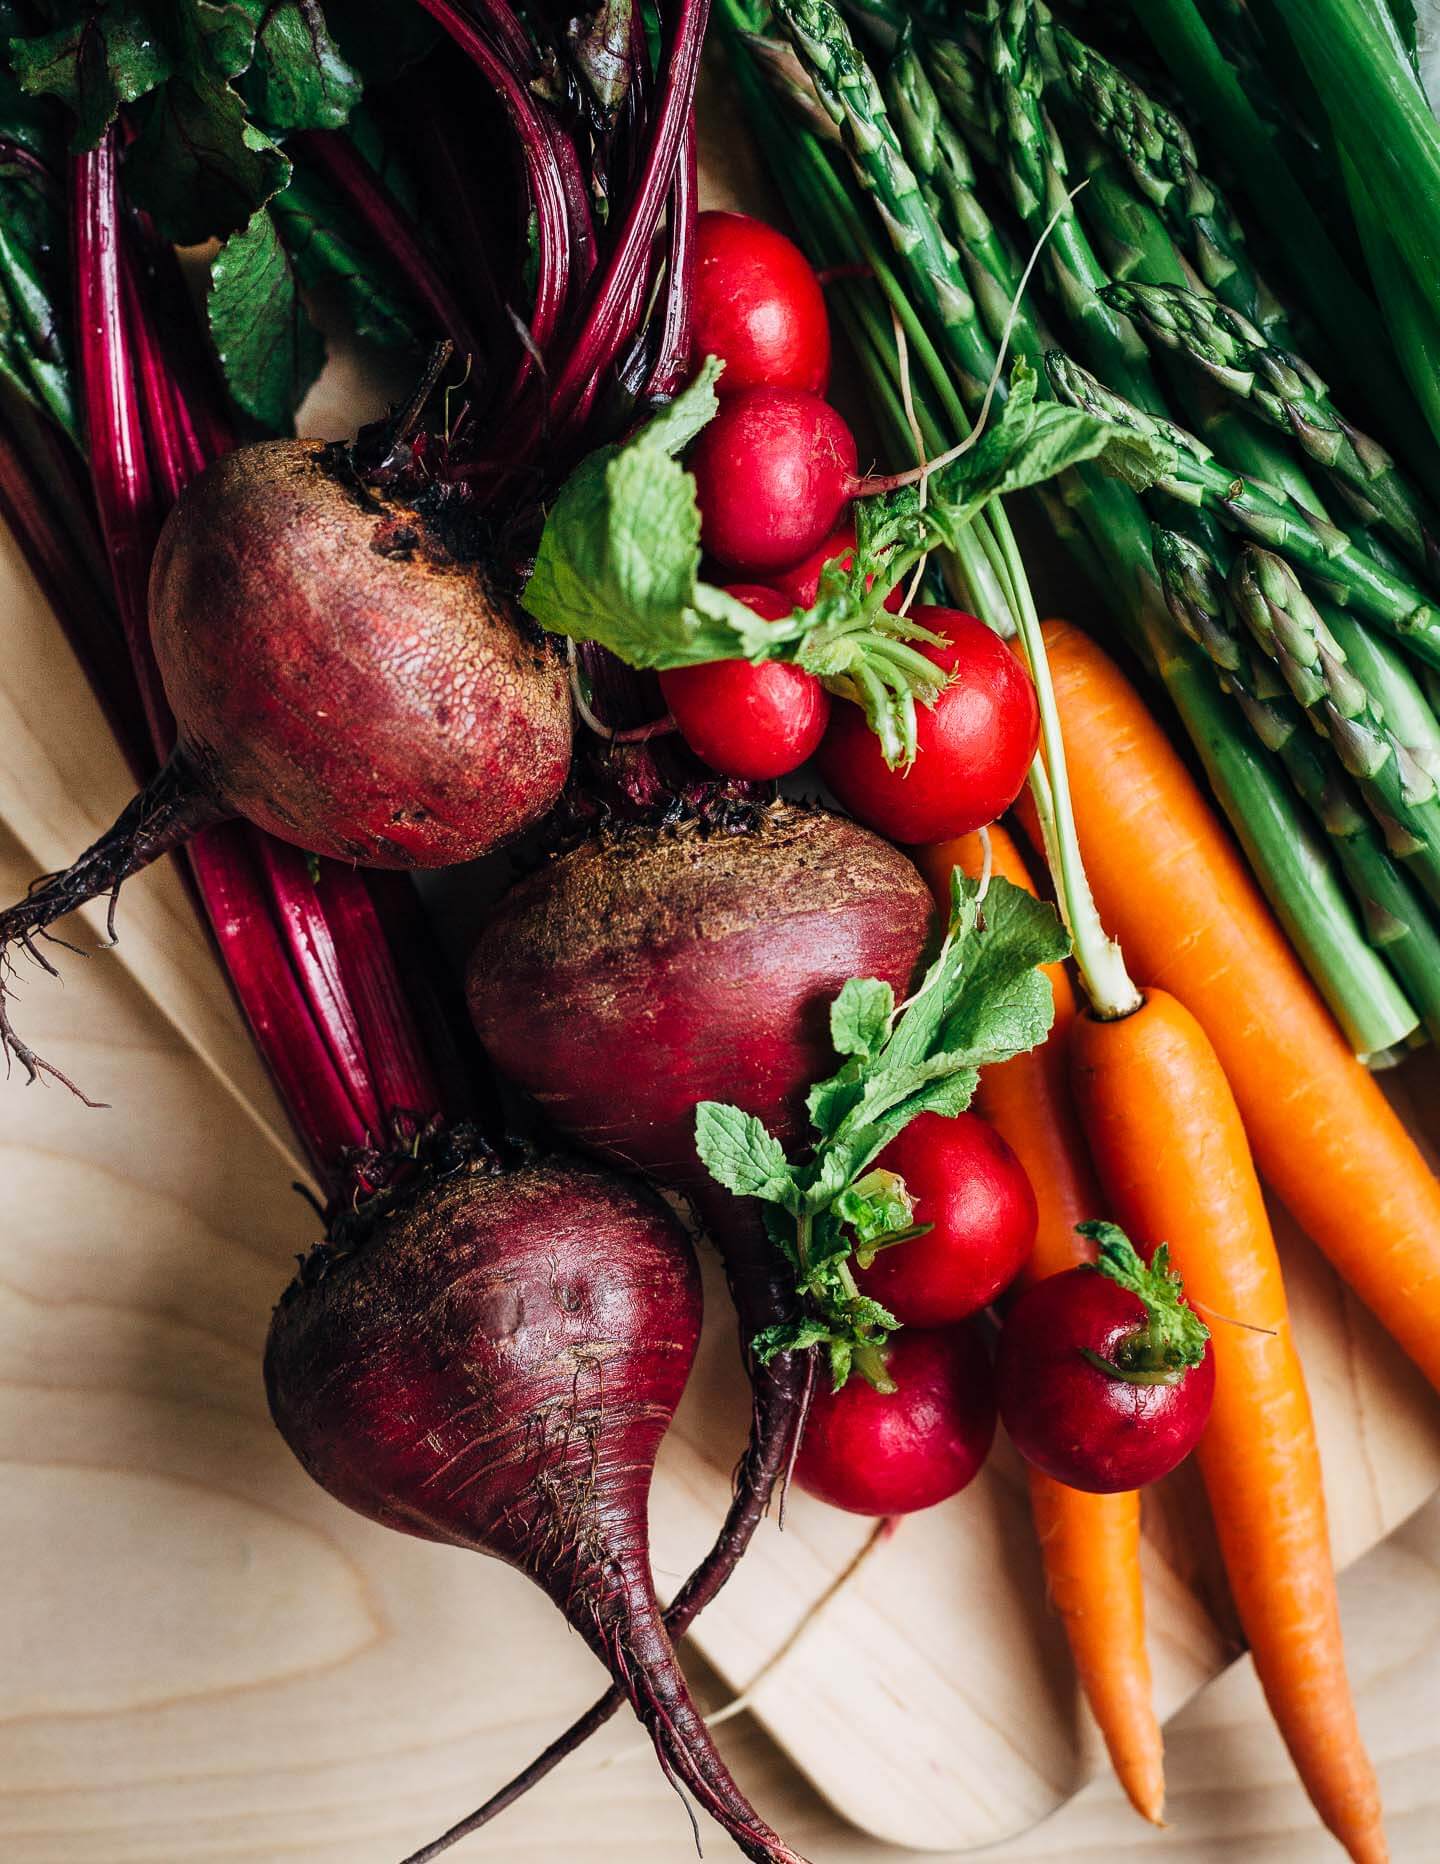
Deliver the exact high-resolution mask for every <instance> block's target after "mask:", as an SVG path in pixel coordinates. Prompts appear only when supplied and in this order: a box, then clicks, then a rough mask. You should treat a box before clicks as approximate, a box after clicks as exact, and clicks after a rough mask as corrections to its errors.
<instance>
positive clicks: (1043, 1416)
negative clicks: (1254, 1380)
mask: <svg viewBox="0 0 1440 1864" xmlns="http://www.w3.org/2000/svg"><path fill="white" fill-rule="evenodd" d="M1081 1228H1082V1229H1083V1230H1084V1231H1085V1232H1086V1234H1088V1235H1093V1236H1095V1237H1096V1238H1097V1239H1098V1240H1099V1244H1100V1256H1099V1261H1098V1263H1097V1264H1096V1265H1095V1266H1093V1267H1092V1266H1091V1265H1090V1264H1088V1263H1087V1264H1085V1265H1084V1266H1082V1267H1080V1268H1073V1269H1066V1270H1065V1271H1064V1272H1063V1273H1062V1274H1059V1275H1050V1276H1047V1277H1046V1278H1045V1279H1044V1280H1043V1281H1038V1282H1036V1283H1035V1284H1034V1286H1033V1287H1031V1288H1028V1289H1026V1291H1025V1293H1024V1294H1022V1295H1021V1296H1020V1298H1019V1299H1018V1300H1017V1301H1016V1303H1015V1305H1014V1306H1013V1307H1012V1308H1011V1309H1010V1311H1009V1313H1008V1314H1007V1315H1006V1317H1005V1326H1004V1330H1003V1332H1002V1333H1001V1336H1000V1353H999V1362H998V1366H997V1374H998V1379H999V1388H1000V1415H1001V1418H1002V1419H1003V1420H1004V1424H1005V1428H1006V1430H1007V1431H1008V1432H1009V1433H1010V1437H1011V1439H1012V1441H1013V1442H1014V1444H1015V1448H1016V1449H1017V1450H1018V1451H1019V1452H1020V1454H1021V1455H1022V1456H1023V1457H1024V1458H1025V1460H1026V1462H1028V1463H1033V1464H1034V1465H1035V1467H1036V1468H1037V1469H1041V1470H1043V1471H1044V1472H1045V1474H1046V1475H1048V1476H1053V1477H1054V1478H1055V1480H1056V1481H1057V1482H1063V1483H1065V1484H1066V1485H1067V1486H1068V1487H1070V1488H1072V1489H1087V1490H1089V1491H1091V1492H1092V1493H1094V1494H1099V1495H1108V1494H1111V1493H1113V1492H1115V1491H1117V1490H1121V1489H1138V1488H1143V1487H1144V1485H1145V1484H1146V1483H1147V1482H1157V1481H1158V1480H1159V1479H1160V1477H1161V1476H1164V1475H1168V1473H1169V1472H1170V1471H1171V1470H1172V1469H1174V1468H1175V1466H1176V1464H1177V1463H1180V1462H1183V1461H1184V1459H1185V1458H1186V1457H1187V1456H1188V1455H1189V1454H1190V1452H1191V1451H1192V1450H1193V1449H1194V1448H1195V1445H1196V1444H1197V1443H1198V1442H1199V1440H1200V1433H1201V1432H1202V1431H1203V1430H1204V1428H1205V1423H1206V1420H1207V1419H1208V1417H1209V1415H1210V1404H1211V1400H1212V1399H1213V1397H1214V1395H1215V1362H1214V1356H1213V1355H1212V1353H1211V1351H1210V1346H1209V1333H1208V1331H1207V1329H1206V1328H1205V1326H1204V1325H1203V1323H1202V1322H1201V1321H1200V1319H1199V1318H1198V1316H1197V1315H1196V1314H1195V1313H1194V1312H1193V1311H1192V1310H1191V1309H1190V1308H1189V1307H1188V1306H1187V1305H1186V1304H1185V1301H1184V1299H1183V1296H1182V1293H1181V1290H1180V1286H1179V1277H1178V1276H1176V1275H1174V1274H1172V1273H1171V1272H1170V1271H1169V1269H1168V1267H1167V1264H1166V1259H1165V1255H1164V1253H1163V1252H1162V1251H1160V1250H1157V1251H1156V1252H1155V1259H1154V1261H1153V1262H1151V1263H1150V1264H1149V1265H1148V1266H1147V1265H1146V1264H1145V1263H1144V1262H1143V1261H1142V1260H1141V1258H1140V1257H1139V1255H1138V1254H1137V1253H1136V1252H1135V1250H1134V1249H1133V1248H1132V1246H1131V1244H1130V1243H1129V1241H1128V1240H1127V1239H1126V1237H1125V1236H1124V1235H1123V1234H1122V1232H1121V1231H1119V1230H1117V1229H1116V1228H1115V1226H1114V1225H1113V1224H1108V1223H1095V1224H1090V1223H1087V1224H1083V1225H1082V1226H1081Z"/></svg>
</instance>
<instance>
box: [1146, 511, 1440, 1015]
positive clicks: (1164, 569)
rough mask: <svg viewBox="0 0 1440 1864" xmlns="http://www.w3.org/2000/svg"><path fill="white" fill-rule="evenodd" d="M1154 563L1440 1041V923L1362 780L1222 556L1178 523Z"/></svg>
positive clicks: (1159, 537) (1163, 538) (1158, 533)
mask: <svg viewBox="0 0 1440 1864" xmlns="http://www.w3.org/2000/svg"><path fill="white" fill-rule="evenodd" d="M1154 548H1155V567H1156V569H1157V570H1158V571H1159V574H1160V581H1161V586H1162V588H1163V589H1164V591H1165V600H1166V602H1167V604H1168V605H1169V609H1170V613H1171V614H1172V615H1173V616H1174V618H1175V620H1176V622H1177V623H1178V624H1179V625H1180V627H1182V628H1183V629H1184V630H1185V632H1186V634H1187V635H1188V636H1189V637H1190V639H1191V640H1192V641H1194V642H1195V643H1196V645H1197V646H1199V647H1201V648H1202V649H1203V650H1204V651H1205V653H1206V654H1207V655H1208V656H1209V658H1210V659H1211V661H1212V662H1213V663H1214V665H1215V667H1216V669H1217V670H1218V672H1219V674H1220V682H1221V685H1222V686H1223V687H1224V688H1225V689H1226V690H1227V691H1228V692H1230V693H1231V694H1232V696H1233V697H1234V699H1235V700H1236V702H1237V704H1238V705H1239V707H1240V710H1241V711H1242V712H1243V713H1244V715H1245V717H1246V719H1247V721H1248V722H1249V724H1250V727H1251V729H1252V730H1253V731H1254V733H1255V736H1256V737H1257V738H1258V739H1259V741H1260V743H1261V744H1263V745H1264V746H1265V748H1266V750H1267V751H1269V752H1271V753H1272V754H1273V755H1274V756H1276V757H1278V758H1279V759H1280V762H1281V763H1282V764H1283V766H1284V768H1285V771H1286V773H1287V775H1288V776H1289V778H1290V781H1291V782H1292V783H1293V784H1294V786H1295V789H1296V791H1297V792H1298V793H1299V795H1300V796H1301V797H1302V798H1303V799H1304V801H1305V802H1306V803H1307V804H1308V805H1309V807H1310V809H1311V810H1312V812H1313V813H1314V815H1315V817H1316V819H1317V820H1318V821H1319V823H1320V824H1321V826H1322V827H1323V828H1324V830H1325V832H1326V834H1327V835H1329V837H1330V840H1331V844H1332V846H1333V847H1334V849H1335V855H1336V859H1337V860H1338V861H1339V864H1340V867H1341V869H1342V871H1343V873H1344V874H1345V877H1346V879H1347V881H1348V882H1349V884H1350V888H1351V891H1352V892H1353V893H1354V894H1355V897H1356V899H1357V901H1358V903H1359V906H1360V911H1361V916H1362V919H1363V922H1364V925H1365V930H1366V934H1367V936H1368V938H1369V940H1370V942H1371V944H1372V945H1374V946H1375V947H1376V949H1377V950H1378V951H1380V952H1382V953H1383V955H1384V956H1385V957H1386V959H1388V961H1389V962H1390V964H1391V965H1392V966H1393V967H1394V969H1395V972H1396V974H1397V976H1398V977H1399V979H1400V982H1401V984H1402V985H1403V987H1404V988H1405V990H1406V992H1407V993H1408V995H1409V996H1410V998H1411V1001H1412V1002H1413V1003H1414V1004H1415V1005H1416V1007H1417V1008H1418V1009H1419V1010H1420V1012H1421V1014H1422V1016H1423V1017H1424V1020H1425V1025H1426V1027H1427V1029H1428V1030H1429V1031H1430V1033H1431V1035H1432V1036H1433V1037H1435V1038H1436V1039H1437V1040H1440V930H1437V929H1436V926H1435V923H1434V921H1433V920H1432V919H1431V917H1430V914H1429V912H1428V910H1427V909H1426V906H1425V902H1424V900H1423V899H1422V898H1421V897H1420V895H1419V894H1418V893H1417V892H1416V891H1415V889H1414V887H1413V886H1412V885H1411V883H1410V881H1409V879H1408V878H1407V877H1406V875H1405V874H1404V873H1403V872H1402V871H1401V870H1400V868H1399V867H1398V866H1397V865H1396V863H1395V861H1394V860H1393V859H1392V857H1391V855H1390V852H1389V851H1388V849H1387V848H1386V846H1385V843H1384V841H1383V840H1382V838H1381V834H1380V830H1379V828H1378V826H1377V824H1376V822H1375V819H1374V817H1373V816H1371V815H1370V814H1369V813H1368V811H1367V810H1366V809H1365V808H1364V807H1363V806H1362V804H1361V802H1360V800H1359V797H1358V795H1357V794H1356V791H1355V787H1354V784H1353V783H1352V782H1351V780H1350V779H1349V777H1348V776H1347V775H1346V774H1345V772H1344V771H1342V770H1340V769H1338V768H1337V767H1336V765H1335V763H1334V761H1333V759H1332V758H1331V757H1330V756H1328V755H1327V753H1326V750H1325V747H1324V745H1323V744H1322V742H1321V740H1320V739H1319V738H1317V736H1316V735H1315V733H1314V732H1313V731H1312V730H1311V729H1310V728H1309V725H1308V724H1307V722H1306V719H1305V715H1304V713H1303V711H1302V710H1301V708H1300V706H1299V705H1298V703H1297V702H1296V701H1295V699H1294V698H1293V697H1292V695H1291V693H1290V691H1289V689H1288V688H1287V687H1286V686H1285V684H1284V682H1283V681H1282V680H1281V679H1280V678H1279V676H1278V675H1277V674H1276V672H1275V670H1274V668H1273V667H1272V666H1271V665H1270V664H1269V663H1268V662H1267V661H1265V660H1264V659H1263V658H1262V657H1261V655H1260V654H1259V653H1258V651H1257V650H1256V649H1255V648H1254V647H1253V646H1251V645H1247V643H1246V641H1245V640H1244V639H1243V638H1242V631H1241V627H1240V624H1239V622H1238V620H1237V617H1236V615H1235V611H1234V608H1233V607H1232V606H1231V604H1230V603H1229V602H1228V600H1227V599H1226V592H1225V588H1224V582H1223V579H1222V577H1221V574H1220V571H1219V568H1218V567H1217V565H1216V563H1215V562H1214V560H1213V559H1212V558H1211V557H1210V556H1209V555H1208V554H1207V553H1206V552H1205V551H1204V550H1202V549H1201V548H1200V547H1199V546H1198V545H1196V544H1194V543H1193V542H1192V541H1191V540H1190V539H1189V538H1187V537H1184V536H1182V535H1181V534H1180V533H1179V532H1176V531H1169V530H1165V529H1163V528H1161V527H1159V526H1157V527H1156V530H1155V537H1154Z"/></svg>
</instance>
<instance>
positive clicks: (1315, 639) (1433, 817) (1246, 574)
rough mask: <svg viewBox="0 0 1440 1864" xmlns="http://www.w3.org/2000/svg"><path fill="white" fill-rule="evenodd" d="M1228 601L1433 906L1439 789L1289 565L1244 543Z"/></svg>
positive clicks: (1439, 844)
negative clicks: (1387, 717)
mask: <svg viewBox="0 0 1440 1864" xmlns="http://www.w3.org/2000/svg"><path fill="white" fill-rule="evenodd" d="M1228 588H1229V595H1230V599H1231V601H1232V602H1233V603H1234V604H1235V609H1236V612H1237V613H1238V614H1239V616H1240V618H1241V619H1242V621H1243V622H1244V623H1245V625H1246V627H1247V628H1249V630H1250V632H1251V634H1252V635H1253V637H1254V639H1255V641H1256V642H1257V643H1258V645H1259V646H1260V648H1261V650H1262V651H1263V652H1264V653H1265V654H1266V655H1267V656H1268V657H1269V658H1270V660H1271V661H1272V662H1273V663H1274V665H1275V666H1276V667H1277V668H1278V670H1279V672H1280V675H1281V677H1282V678H1283V679H1284V681H1285V684H1286V686H1288V687H1289V689H1290V691H1291V693H1293V694H1294V697H1295V700H1296V702H1297V703H1298V704H1299V705H1300V706H1301V707H1302V708H1303V710H1304V712H1305V714H1306V716H1307V717H1308V718H1309V719H1310V721H1311V723H1312V724H1313V725H1314V727H1315V729H1316V730H1317V731H1318V732H1319V733H1320V734H1321V735H1322V736H1323V737H1325V738H1327V739H1328V740H1329V742H1330V743H1331V745H1333V747H1334V749H1335V754H1336V756H1337V757H1338V758H1339V759H1340V762H1341V763H1342V764H1343V765H1344V767H1345V769H1346V770H1347V771H1348V772H1349V773H1350V775H1351V776H1352V777H1353V778H1354V779H1355V781H1356V782H1357V784H1358V785H1359V787H1360V791H1361V794H1362V795H1363V796H1364V797H1365V800H1366V802H1367V803H1368V804H1369V805H1370V808H1371V810H1372V811H1373V813H1374V815H1375V817H1376V819H1377V821H1378V822H1379V823H1380V825H1381V827H1382V829H1383V830H1384V832H1385V840H1386V843H1387V845H1388V847H1389V849H1390V852H1391V853H1392V854H1393V855H1394V856H1395V858H1396V860H1397V861H1402V862H1404V863H1405V864H1406V866H1407V867H1409V868H1410V870H1411V871H1412V872H1413V873H1414V874H1415V877H1416V879H1417V881H1418V882H1419V883H1420V885H1422V886H1423V887H1424V888H1425V890H1426V892H1427V893H1429V895H1430V897H1431V898H1432V899H1434V900H1437V901H1440V791H1437V788H1436V783H1435V779H1434V778H1433V777H1432V776H1431V775H1430V773H1429V772H1428V771H1427V770H1425V769H1424V768H1423V767H1422V766H1421V765H1420V764H1418V763H1416V761H1415V759H1414V758H1413V757H1411V755H1410V753H1409V752H1408V751H1407V750H1406V749H1405V747H1404V745H1402V744H1401V743H1400V741H1399V739H1398V738H1397V737H1396V736H1395V734H1394V732H1392V731H1391V730H1390V728H1389V725H1388V724H1387V723H1386V720H1385V715H1384V713H1383V712H1382V711H1381V710H1380V708H1379V706H1378V705H1377V704H1376V702H1375V700H1374V699H1373V698H1372V697H1371V695H1370V694H1369V693H1368V692H1367V691H1366V689H1365V687H1364V685H1363V684H1362V682H1361V681H1360V680H1358V679H1357V678H1356V677H1355V675H1354V673H1353V672H1352V670H1351V669H1350V667H1349V665H1348V663H1347V661H1346V658H1345V650H1344V648H1343V647H1341V645H1340V643H1339V642H1338V641H1337V640H1336V639H1335V637H1334V636H1333V635H1332V634H1331V632H1330V630H1329V628H1327V627H1326V625H1325V621H1324V618H1323V617H1322V616H1321V614H1320V612H1319V611H1318V609H1317V608H1316V607H1315V605H1314V603H1313V602H1311V601H1310V599H1309V597H1308V596H1307V595H1306V594H1305V591H1304V590H1303V589H1302V588H1301V587H1300V583H1299V579H1298V578H1297V577H1296V575H1295V573H1294V571H1293V570H1292V569H1291V568H1290V566H1289V565H1288V564H1287V563H1286V562H1284V560H1283V559H1282V558H1280V557H1277V556H1275V555H1274V554H1273V552H1271V551H1268V550H1260V549H1257V548H1256V547H1255V545H1253V544H1247V545H1246V546H1245V547H1244V548H1243V549H1242V550H1241V551H1240V553H1239V554H1238V556H1237V557H1236V559H1235V564H1234V567H1233V569H1232V570H1231V573H1230V579H1229V584H1228Z"/></svg>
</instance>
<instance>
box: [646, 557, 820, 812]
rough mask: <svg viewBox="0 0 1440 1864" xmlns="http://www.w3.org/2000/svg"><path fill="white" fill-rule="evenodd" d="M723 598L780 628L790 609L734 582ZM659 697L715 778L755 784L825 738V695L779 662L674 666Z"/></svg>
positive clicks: (772, 595) (766, 592)
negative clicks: (715, 772) (731, 598)
mask: <svg viewBox="0 0 1440 1864" xmlns="http://www.w3.org/2000/svg"><path fill="white" fill-rule="evenodd" d="M726 593H727V594H729V595H733V596H734V597H735V598H736V600H737V601H740V602H743V603H744V604H745V606H746V607H747V608H752V609H754V611H755V613H756V614H757V615H760V616H763V617H764V619H765V620H766V621H783V620H784V618H785V617H786V616H787V615H788V614H789V613H790V611H791V604H790V603H789V602H787V601H786V600H785V598H784V596H782V595H777V594H776V592H775V591H774V590H773V589H764V588H761V587H760V585H759V584H758V583H732V584H731V585H730V587H729V589H728V590H727V591H726ZM660 690H661V692H662V693H663V694H664V695H665V703H666V705H668V706H669V708H670V716H671V717H672V718H673V719H674V720H675V723H676V724H677V725H678V726H679V727H680V732H681V736H682V737H683V738H684V740H685V742H686V743H687V744H688V745H689V746H690V749H691V750H692V751H693V752H694V753H695V755H696V756H697V757H698V758H699V759H700V761H701V762H702V763H705V764H708V765H709V766H710V768H711V769H712V770H718V771H719V772H720V774H721V776H725V777H744V778H748V779H749V780H751V781H752V782H758V781H761V780H763V779H766V778H769V777H783V776H785V775H786V774H787V772H789V771H791V770H798V769H799V768H800V766H801V764H803V763H804V762H805V760H806V758H808V757H812V756H813V755H814V753H815V749H816V746H817V745H818V744H819V743H820V740H821V739H822V738H823V737H824V735H825V726H826V724H827V723H828V722H829V718H830V695H829V693H827V692H826V690H825V688H824V687H823V686H822V685H821V684H820V682H819V680H817V679H816V677H815V675H814V674H813V673H807V672H806V671H805V669H804V668H803V667H797V666H794V665H792V664H791V663H790V662H788V661H784V660H763V661H761V662H759V663H758V665H757V664H754V663H752V662H751V661H748V660H712V661H709V662H707V663H706V664H705V665H703V666H698V667H672V668H670V669H668V670H667V671H666V672H663V673H662V674H661V675H660Z"/></svg>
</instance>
